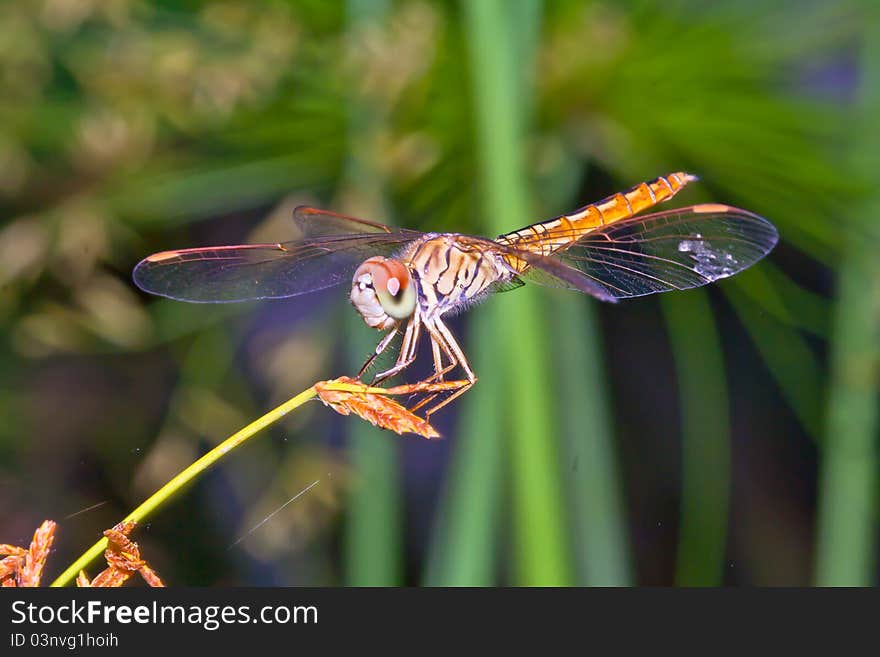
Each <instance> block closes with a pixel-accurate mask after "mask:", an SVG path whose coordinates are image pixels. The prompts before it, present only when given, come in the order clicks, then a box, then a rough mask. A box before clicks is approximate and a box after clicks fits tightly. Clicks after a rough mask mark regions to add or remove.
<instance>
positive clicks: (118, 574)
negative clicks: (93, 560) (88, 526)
mask: <svg viewBox="0 0 880 657" xmlns="http://www.w3.org/2000/svg"><path fill="white" fill-rule="evenodd" d="M136 526H137V523H136V522H135V521H134V520H127V521H123V522H120V523H119V524H118V525H116V526H115V527H113V529H108V530H106V531H105V532H104V536H106V537H107V541H108V543H107V549H106V550H104V558H105V559H106V560H107V568H105V569H104V570H103V571H102V572H100V573H99V574H98V575H96V576H95V579H93V580H89V578H88V576H87V575H86V573H85V571H82V570H81V571H80V572H79V575H78V576H77V578H76V585H77V586H80V587H83V586H88V587H116V586H122V585H123V584H125V582H127V581H128V579H129V578H130V577H131V576H132V575H133V574H134V573H140V575H141V577H142V578H143V579H144V581H145V582H146V583H147V584H149V585H150V586H157V587H159V586H161V587H164V586H165V584H163V583H162V580H161V579H160V578H159V576H158V575H157V574H156V571H154V570H153V569H152V568H150V566H149V565H148V564H147V562H146V561H144V560H143V559H141V549H140V546H139V545H138V544H137V543H135V542H134V541H132V540H131V539H130V538H128V536H129V534H131V532H132V530H133V529H134V528H135V527H136Z"/></svg>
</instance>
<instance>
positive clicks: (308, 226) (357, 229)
mask: <svg viewBox="0 0 880 657" xmlns="http://www.w3.org/2000/svg"><path fill="white" fill-rule="evenodd" d="M293 221H294V222H295V223H296V225H297V226H298V227H299V229H300V230H301V231H302V233H303V235H304V236H305V237H322V236H328V235H352V234H358V233H393V232H396V231H395V229H392V228H390V227H388V226H385V225H384V224H379V223H375V222H373V221H367V220H366V219H358V218H356V217H348V216H346V215H344V214H338V213H336V212H330V211H329V210H319V209H318V208H312V207H309V206H308V205H300V206H298V207H296V208H294V210H293Z"/></svg>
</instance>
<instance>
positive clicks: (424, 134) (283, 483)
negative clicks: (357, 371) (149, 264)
mask: <svg viewBox="0 0 880 657" xmlns="http://www.w3.org/2000/svg"><path fill="white" fill-rule="evenodd" d="M878 18H880V17H878V14H877V10H876V9H874V8H873V5H872V4H871V3H867V2H858V1H856V0H844V1H843V2H836V3H822V2H818V1H811V2H790V1H782V0H777V1H774V2H760V3H758V2H741V1H734V0H729V1H724V2H713V3H703V2H697V1H696V0H677V1H675V2H664V3H661V2H655V1H649V0H631V1H628V2H617V3H613V2H603V1H599V0H544V2H539V1H538V0H522V2H512V3H503V2H499V1H497V0H473V1H470V0H462V1H461V2H454V1H452V0H448V1H440V0H412V1H397V2H392V1H390V0H389V1H388V2H383V3H371V2H366V1H355V0H348V1H343V0H339V1H338V2H323V1H322V2H319V1H317V0H299V1H297V0H271V1H268V2H263V3H247V2H243V1H223V2H199V1H195V0H189V1H186V2H184V1H183V0H163V1H161V2H159V1H156V2H145V1H137V0H104V1H100V0H40V1H30V0H7V2H4V3H2V4H0V89H2V93H0V209H2V225H0V417H2V418H3V419H4V421H3V422H2V423H0V518H2V520H0V530H2V531H0V539H2V540H3V541H5V542H19V543H24V542H25V541H24V540H23V539H22V538H21V537H24V536H27V534H28V533H29V532H30V531H32V529H33V527H35V526H36V525H37V524H38V523H39V522H40V521H41V520H42V519H43V518H44V517H49V518H54V519H56V520H62V519H63V518H64V516H66V515H68V514H73V513H75V512H77V511H79V510H80V509H83V508H85V507H88V506H90V505H92V504H95V503H96V502H100V501H106V502H107V503H106V504H104V505H103V506H101V507H100V508H98V509H96V510H94V511H90V512H88V513H84V514H82V515H78V516H75V517H72V518H70V519H69V520H65V521H63V522H62V527H61V544H60V546H59V549H58V552H57V554H56V555H55V557H54V558H55V559H56V560H57V561H55V563H53V564H52V566H54V567H56V568H57V569H58V570H59V571H60V569H61V568H62V567H63V566H64V565H66V563H65V561H66V560H67V561H69V560H70V559H71V558H73V557H74V556H75V555H76V554H78V553H79V552H80V551H81V550H82V549H83V548H84V547H85V546H87V545H89V544H91V543H92V542H93V540H94V538H95V537H96V536H98V535H99V533H100V531H101V530H102V529H104V528H106V527H109V526H111V525H113V524H114V523H115V522H116V520H117V519H118V518H119V517H121V516H122V515H124V514H125V513H126V512H127V511H128V510H129V509H130V508H131V507H132V506H134V505H135V504H136V503H137V502H139V501H140V500H141V499H142V498H143V497H144V496H145V495H146V494H148V493H149V492H151V491H152V490H153V489H155V488H156V487H157V486H158V485H160V484H161V483H163V482H164V481H165V480H167V479H168V478H169V477H170V476H171V475H173V474H174V473H175V472H176V471H177V470H178V469H180V468H181V467H183V466H184V465H186V464H187V463H189V462H190V461H191V460H192V459H193V458H194V457H195V456H196V455H198V454H199V453H201V452H203V451H204V449H205V447H206V446H207V445H211V444H214V443H216V442H217V441H218V440H220V439H222V438H223V437H225V436H226V435H228V434H230V433H231V432H232V431H234V430H235V429H237V428H238V427H239V426H241V425H243V424H245V423H246V422H247V420H248V419H249V418H252V417H255V416H256V415H258V414H259V413H260V412H262V411H263V410H265V409H267V408H269V407H270V406H271V405H273V404H274V403H277V402H279V401H281V400H283V399H284V398H286V397H287V396H290V395H291V394H293V393H295V392H298V391H299V390H301V389H303V388H304V387H307V386H308V385H310V384H311V383H312V382H313V381H314V380H317V379H323V378H330V377H332V376H336V375H338V374H340V373H342V372H349V371H351V370H352V369H353V368H355V367H356V365H354V364H353V363H354V362H355V361H357V360H359V358H360V357H359V356H358V353H359V352H362V351H364V350H365V349H366V350H368V349H369V344H370V340H371V339H372V338H374V337H376V336H375V335H374V334H372V333H371V332H370V331H369V330H368V329H367V328H366V327H354V328H353V327H352V324H351V322H347V321H342V320H340V317H341V315H340V314H339V313H338V312H336V311H335V310H331V304H332V303H333V301H332V300H333V298H334V297H333V295H328V296H322V297H320V298H317V299H309V300H302V301H300V300H297V301H296V302H289V303H288V302H280V303H277V304H263V305H253V304H241V305H236V306H229V307H207V306H191V305H187V304H182V303H175V302H171V301H166V300H157V299H151V298H146V297H145V296H144V295H141V294H139V293H138V292H137V290H136V289H134V287H133V286H132V284H131V283H130V276H129V274H130V271H131V268H132V266H133V265H134V264H135V263H136V262H137V261H138V260H139V259H140V258H141V257H143V256H144V255H146V254H148V253H151V252H153V251H158V250H162V249H167V248H174V247H181V246H194V245H206V244H209V243H223V242H227V243H228V242H242V241H248V240H261V239H268V240H271V241H277V240H283V239H289V238H291V237H292V236H293V234H294V231H293V226H292V223H291V222H290V218H289V215H290V209H291V208H292V207H293V206H294V205H295V204H296V203H299V202H309V203H313V204H318V205H325V206H332V207H335V208H338V209H343V210H345V211H348V212H350V213H356V214H362V215H364V216H366V217H368V218H374V219H376V220H379V221H386V222H391V221H392V220H393V221H396V222H398V223H400V224H403V225H406V226H408V227H412V228H420V229H423V230H455V231H460V232H473V233H479V234H492V233H499V232H502V231H504V230H510V229H514V228H517V227H519V226H520V225H522V224H525V223H530V222H532V221H536V220H539V219H541V218H544V217H547V216H552V215H553V214H555V213H559V212H561V211H565V210H567V209H571V208H573V207H577V206H579V205H583V204H584V203H587V202H590V201H593V200H597V199H598V198H601V197H602V196H605V195H607V194H609V193H612V192H613V191H617V190H618V189H622V188H626V187H628V186H630V185H632V184H635V183H636V182H639V181H641V180H645V179H650V178H653V177H655V176H657V175H661V174H664V173H667V172H669V171H675V170H686V171H691V172H693V173H696V174H698V175H699V176H700V178H701V182H700V183H699V184H698V185H695V186H694V189H689V190H688V191H687V192H686V194H684V195H683V197H682V198H685V201H686V202H695V201H708V200H714V201H718V202H722V203H730V204H734V205H740V206H742V207H746V208H748V209H750V210H753V211H755V212H757V213H759V214H761V215H763V216H766V217H767V218H769V219H770V220H771V221H773V222H774V223H775V224H776V225H777V226H778V228H779V230H780V234H781V237H782V242H781V245H780V247H778V248H777V251H776V252H775V253H774V254H773V255H772V256H771V258H769V259H768V260H767V261H765V262H763V263H762V264H761V265H759V266H757V267H755V268H753V269H752V270H750V271H749V272H746V273H744V274H743V275H741V276H738V277H736V278H735V279H733V280H731V281H725V282H723V283H721V284H719V285H717V286H713V288H712V289H710V290H707V291H692V292H684V293H675V294H674V295H672V294H670V295H668V296H669V297H670V299H668V300H653V299H648V300H634V301H630V302H627V303H625V304H620V307H618V308H607V307H601V308H600V307H599V305H598V304H596V303H593V302H591V301H587V300H584V299H582V298H579V297H576V296H575V295H565V294H554V293H551V292H549V291H546V290H528V291H527V290H519V291H516V292H513V293H511V294H510V295H509V297H508V295H499V298H497V299H492V300H491V301H489V302H487V303H486V304H485V306H484V307H481V308H477V309H474V310H472V311H471V312H469V313H468V314H467V316H466V317H464V318H463V319H462V320H461V321H460V322H457V323H456V329H457V331H458V332H459V333H462V334H464V338H463V343H464V344H465V348H466V351H467V353H469V354H470V355H471V359H472V362H473V364H474V365H475V367H476V369H477V374H478V375H479V376H480V382H479V383H478V385H477V387H476V388H475V389H474V390H473V391H471V392H470V393H469V394H468V395H466V396H464V397H463V398H462V399H461V400H460V402H458V403H456V404H455V405H454V406H452V407H450V408H449V409H448V410H445V411H444V412H443V414H442V415H441V417H438V423H439V424H440V428H441V430H442V431H443V432H444V433H445V435H446V440H445V441H443V442H442V443H436V444H435V443H431V444H429V443H425V442H422V441H419V440H416V439H411V438H406V439H400V438H398V437H397V436H394V435H388V434H385V433H382V432H375V431H369V430H366V429H365V428H364V427H359V426H355V422H354V421H353V420H351V419H350V418H347V419H345V420H341V419H339V418H335V417H330V414H329V412H326V411H323V410H322V409H321V408H320V406H318V405H317V404H315V405H311V406H309V407H308V408H307V409H303V410H302V412H297V413H295V414H294V417H291V418H290V420H289V421H288V422H286V423H285V425H284V427H283V428H279V429H278V430H276V431H274V432H273V433H272V435H271V436H268V437H263V438H262V439H260V440H257V441H254V442H253V444H250V445H248V446H247V448H245V449H243V450H241V451H240V453H236V454H235V455H233V457H232V458H231V459H230V460H229V462H228V463H225V464H223V465H222V466H221V467H219V468H217V469H216V470H215V471H213V472H212V473H211V474H210V475H209V476H208V477H207V478H206V479H205V480H203V481H202V482H200V483H199V484H197V485H196V486H194V487H193V488H192V489H191V490H190V491H188V493H187V495H186V500H187V501H186V502H180V503H178V504H176V505H172V506H171V507H168V508H166V509H164V510H163V513H162V514H161V515H160V516H157V518H156V519H155V521H154V523H153V524H152V525H151V526H150V527H149V528H148V529H147V530H145V531H144V533H143V534H142V535H141V536H140V537H139V540H141V542H142V544H143V545H144V552H145V554H147V555H154V556H153V563H154V565H155V566H156V567H157V569H158V570H159V572H160V573H162V575H163V577H164V578H165V579H166V580H168V581H170V582H174V583H180V584H184V583H186V584H212V585H219V584H235V583H241V584H300V583H309V584H336V583H343V584H344V583H364V582H380V583H428V584H444V583H453V584H481V585H483V584H485V585H488V584H495V583H563V584H567V583H577V584H628V583H672V582H680V583H687V584H717V583H758V584H761V583H781V584H803V583H807V582H810V581H813V579H812V578H813V573H814V572H816V573H817V580H816V581H819V582H821V583H826V584H834V583H856V584H868V583H876V579H877V565H876V557H877V546H876V535H877V527H876V511H875V509H876V495H877V490H876V471H877V454H876V441H877V420H876V404H877V394H876V393H877V380H876V368H877V360H878V353H877V348H876V345H877V344H878V341H877V337H878V335H880V331H878V326H880V316H878V314H877V313H876V312H874V310H875V309H876V303H877V301H878V299H880V296H878V295H877V293H876V287H877V285H878V284H880V279H878V273H877V271H876V267H871V266H869V265H870V262H871V261H873V260H875V259H876V258H874V257H873V256H874V254H876V247H877V246H878V237H877V235H878V233H877V230H876V225H877V224H876V221H877V219H876V214H877V213H876V210H877V204H876V195H877V192H876V190H877V189H878V182H880V181H878V180H877V173H876V172H877V171H878V168H877V166H876V165H877V157H878V153H880V151H878V149H877V140H876V139H875V138H874V136H876V131H877V128H876V120H875V117H876V116H877V109H878V107H877V93H876V89H877V88H878V87H877V75H878V74H877V71H876V70H875V69H876V65H875V64H876V61H877V60H876V57H873V58H872V56H871V53H873V54H874V55H876V52H877V46H876V43H877V35H876V33H874V34H872V33H871V32H870V30H869V26H871V25H873V24H876V23H877V19H878ZM875 32H876V30H875ZM866 254H867V255H866ZM866 262H867V263H868V265H866V264H865V263H866ZM838 269H842V270H843V271H845V272H849V273H848V274H847V275H848V276H849V279H846V280H849V283H848V284H847V285H848V287H846V286H844V290H848V292H842V293H841V294H840V295H839V296H838V294H837V292H836V290H837V286H836V276H835V274H836V272H837V271H838ZM340 294H341V292H339V291H337V294H336V298H337V299H338V298H341V297H340ZM340 305H341V304H340ZM345 310H346V311H347V312H348V313H349V314H350V313H351V311H350V309H348V308H346V309H345ZM514 325H515V326H514ZM357 331H360V333H357ZM353 333H354V334H355V335H353ZM667 334H668V339H667ZM355 345H356V347H355ZM829 352H830V353H831V354H832V359H831V364H830V366H829V364H828V363H827V362H826V361H827V360H828V359H827V354H828V353H829ZM342 353H344V354H345V355H344V356H340V354H342ZM523 354H527V355H525V356H524V355H523ZM365 355H366V354H364V356H365ZM854 361H855V362H857V363H858V367H857V368H855V369H856V370H857V372H856V374H859V373H861V375H859V376H856V374H853V371H854V370H853V368H852V366H851V365H850V364H851V363H852V362H854ZM853 377H855V378H853ZM511 382H513V383H511ZM828 403H830V407H828V408H827V409H826V404H828ZM441 418H442V419H441ZM646 427H647V428H646ZM355 434H357V435H355ZM450 452H451V454H450ZM853 454H856V456H855V457H853V456H852V455H853ZM447 466H448V467H447ZM819 472H822V477H821V479H819V478H818V473H819ZM848 473H849V474H848ZM852 473H855V475H853V476H850V475H851V474H852ZM316 479H317V480H320V483H319V484H318V485H317V486H315V488H314V489H312V490H310V491H309V493H308V494H307V495H304V496H303V497H302V499H299V500H297V502H296V503H295V504H291V505H290V506H289V507H287V508H286V509H285V511H284V512H283V513H279V514H278V516H276V517H274V518H273V519H272V521H271V522H268V523H266V524H265V525H263V526H262V527H261V528H260V530H259V531H257V532H254V533H253V534H252V535H251V536H249V537H248V538H247V539H246V540H244V541H242V542H241V543H240V544H238V545H237V546H236V547H235V549H233V550H227V548H228V547H229V545H230V544H232V543H233V542H234V541H235V540H236V539H237V538H239V537H240V536H242V535H243V534H244V533H246V532H247V531H248V529H249V528H250V527H253V526H254V525H256V524H257V523H258V522H259V521H260V520H261V519H262V518H264V517H265V516H266V515H268V514H269V513H271V512H272V511H273V510H274V509H276V508H278V507H279V506H280V505H281V504H283V503H284V502H285V501H287V500H288V499H289V498H290V497H292V496H293V495H294V494H296V493H297V492H298V491H300V490H302V489H303V488H304V487H305V486H307V485H308V484H309V483H310V482H312V481H314V480H316ZM370 482H373V483H372V484H371V483H370ZM376 482H379V483H376ZM817 486H818V493H817V492H816V488H817ZM820 509H821V515H817V514H818V513H819V510H820ZM842 510H846V511H847V512H846V513H842ZM817 519H818V520H817ZM835 520H839V522H835ZM340 544H341V545H342V547H341V548H340V547H339V546H340ZM815 545H818V546H819V548H818V549H817V548H816V547H814V546H815ZM813 555H817V558H818V563H816V564H815V565H814V564H812V563H811V560H812V558H813ZM846 564H857V566H855V567H853V568H847V567H846Z"/></svg>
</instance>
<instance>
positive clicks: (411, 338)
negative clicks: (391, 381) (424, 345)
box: [373, 312, 421, 385]
mask: <svg viewBox="0 0 880 657" xmlns="http://www.w3.org/2000/svg"><path fill="white" fill-rule="evenodd" d="M420 329H421V318H420V317H419V313H418V312H416V313H415V314H413V316H412V318H411V319H410V320H409V323H408V324H407V325H406V331H405V332H404V334H403V343H402V344H401V345H400V353H399V354H398V356H397V362H396V363H395V364H394V367H392V368H391V369H388V370H385V371H384V372H381V373H379V374H377V375H376V376H375V377H373V385H376V384H378V383H381V382H382V381H384V380H385V379H388V378H390V377H392V376H394V375H395V374H398V373H400V372H401V371H403V370H405V369H406V368H407V367H409V366H410V365H411V364H412V362H413V361H414V360H415V359H416V354H417V353H418V346H419V333H420Z"/></svg>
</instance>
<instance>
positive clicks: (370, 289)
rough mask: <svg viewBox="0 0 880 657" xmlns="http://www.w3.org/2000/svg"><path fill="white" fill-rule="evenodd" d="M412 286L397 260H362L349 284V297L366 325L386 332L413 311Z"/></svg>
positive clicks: (402, 265) (414, 299)
mask: <svg viewBox="0 0 880 657" xmlns="http://www.w3.org/2000/svg"><path fill="white" fill-rule="evenodd" d="M416 296H417V295H416V290H415V283H414V282H413V280H412V277H411V276H410V273H409V269H407V267H406V265H405V264H403V263H402V262H401V261H400V260H395V259H394V258H382V257H379V256H377V257H374V258H369V259H368V260H365V261H364V262H363V263H362V264H361V266H360V267H358V268H357V271H355V273H354V277H353V278H352V281H351V294H350V295H349V298H350V299H351V302H352V304H354V307H355V308H356V309H357V311H358V312H359V313H360V315H361V317H363V318H364V321H365V322H366V323H367V325H368V326H372V327H373V328H377V329H382V330H385V329H390V328H392V327H393V326H395V325H396V324H397V322H398V321H399V320H401V319H406V318H407V317H409V316H410V315H412V314H413V311H414V310H415V308H416Z"/></svg>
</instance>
